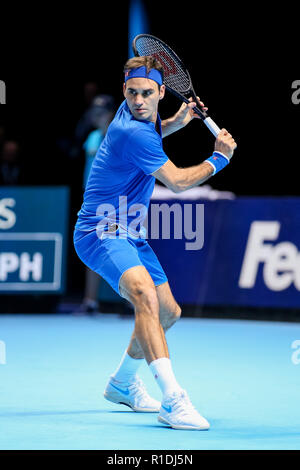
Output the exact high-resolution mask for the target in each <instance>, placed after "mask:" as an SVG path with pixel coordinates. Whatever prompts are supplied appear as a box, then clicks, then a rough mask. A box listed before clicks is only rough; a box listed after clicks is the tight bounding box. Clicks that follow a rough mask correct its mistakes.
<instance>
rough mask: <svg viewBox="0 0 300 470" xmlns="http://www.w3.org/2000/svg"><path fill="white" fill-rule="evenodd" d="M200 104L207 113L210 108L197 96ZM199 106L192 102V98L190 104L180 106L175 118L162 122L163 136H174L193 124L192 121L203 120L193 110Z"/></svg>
mask: <svg viewBox="0 0 300 470" xmlns="http://www.w3.org/2000/svg"><path fill="white" fill-rule="evenodd" d="M197 98H198V101H199V104H200V106H201V107H203V109H204V110H205V111H207V109H208V108H206V107H205V106H204V103H202V101H200V98H199V97H198V96H197ZM195 106H197V104H196V103H195V101H192V98H190V103H189V104H186V103H182V105H181V106H180V108H179V110H178V111H177V113H176V114H174V116H172V117H170V118H168V119H165V120H163V121H162V122H161V130H162V136H163V137H166V136H167V135H170V134H173V132H176V131H179V129H182V128H183V127H185V126H186V125H187V124H188V123H189V122H191V120H192V119H194V118H196V119H201V118H200V116H198V114H196V113H194V111H193V108H195Z"/></svg>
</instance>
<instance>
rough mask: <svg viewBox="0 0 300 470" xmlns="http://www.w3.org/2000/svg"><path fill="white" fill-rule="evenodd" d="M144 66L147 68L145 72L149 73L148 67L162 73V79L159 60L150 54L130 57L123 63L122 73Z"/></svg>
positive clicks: (161, 68)
mask: <svg viewBox="0 0 300 470" xmlns="http://www.w3.org/2000/svg"><path fill="white" fill-rule="evenodd" d="M142 66H145V67H146V68H147V73H149V71H150V69H156V70H158V71H159V72H160V73H161V74H162V78H163V79H164V69H163V66H162V65H161V63H160V62H159V60H157V59H155V57H152V56H148V55H147V56H141V57H132V58H131V59H128V60H127V62H126V64H125V65H124V73H125V72H126V71H127V70H132V69H136V68H138V67H142Z"/></svg>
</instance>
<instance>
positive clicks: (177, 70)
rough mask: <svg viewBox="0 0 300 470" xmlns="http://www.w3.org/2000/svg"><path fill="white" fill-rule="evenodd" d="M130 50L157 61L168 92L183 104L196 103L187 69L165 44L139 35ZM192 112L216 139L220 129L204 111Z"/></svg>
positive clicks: (195, 109) (195, 110) (196, 109)
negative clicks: (161, 68) (161, 69)
mask: <svg viewBox="0 0 300 470" xmlns="http://www.w3.org/2000/svg"><path fill="white" fill-rule="evenodd" d="M132 49H133V53H134V55H135V56H152V57H155V59H157V60H159V62H160V63H161V65H162V67H163V70H164V85H165V86H166V89H167V90H168V91H169V92H171V93H172V94H173V95H175V96H176V97H177V98H179V99H180V100H181V101H184V103H187V104H188V103H189V99H188V98H192V99H193V101H195V102H196V103H198V100H197V97H196V94H195V90H194V87H193V84H192V80H191V77H190V74H189V72H188V70H187V68H186V67H185V65H184V64H183V62H182V61H181V60H180V59H179V57H178V56H177V55H176V54H175V52H174V51H173V50H172V49H171V48H170V47H169V46H167V44H165V43H164V42H163V41H161V40H160V39H158V38H156V37H155V36H152V35H151V34H139V35H138V36H136V37H135V38H134V40H133V43H132ZM193 111H194V112H195V113H196V114H198V115H199V116H200V117H201V119H202V120H203V122H204V124H205V125H206V126H207V127H208V129H209V130H210V131H211V132H212V134H213V135H214V136H215V137H217V135H218V134H219V132H220V130H221V129H220V128H219V127H218V126H217V124H216V123H215V122H214V121H213V120H212V119H211V118H210V117H209V116H208V115H207V113H206V112H205V111H204V109H202V108H201V107H200V106H197V107H195V108H193Z"/></svg>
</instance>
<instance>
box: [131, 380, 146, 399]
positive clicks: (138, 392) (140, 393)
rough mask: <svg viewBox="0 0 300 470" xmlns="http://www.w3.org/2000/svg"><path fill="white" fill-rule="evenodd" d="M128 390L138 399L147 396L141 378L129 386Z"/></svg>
mask: <svg viewBox="0 0 300 470" xmlns="http://www.w3.org/2000/svg"><path fill="white" fill-rule="evenodd" d="M128 388H129V390H130V391H131V393H132V394H133V395H134V396H135V397H136V398H143V397H145V395H147V391H146V387H145V385H144V383H143V382H142V380H141V379H140V378H139V377H136V378H135V381H134V382H132V383H131V384H129V385H128Z"/></svg>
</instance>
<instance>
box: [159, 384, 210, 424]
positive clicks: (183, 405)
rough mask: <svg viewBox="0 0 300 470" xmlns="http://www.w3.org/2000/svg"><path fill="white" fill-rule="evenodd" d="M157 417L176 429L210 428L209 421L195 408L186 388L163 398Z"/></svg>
mask: <svg viewBox="0 0 300 470" xmlns="http://www.w3.org/2000/svg"><path fill="white" fill-rule="evenodd" d="M157 419H158V421H160V422H161V423H164V424H168V425H169V426H171V427H172V428H174V429H195V430H204V429H209V423H208V422H207V421H206V419H205V418H203V416H201V415H200V414H199V413H198V411H197V410H196V409H195V408H194V406H193V405H192V403H191V401H190V399H189V397H188V395H187V393H186V391H185V390H182V391H181V392H174V393H173V394H172V395H170V396H168V397H166V398H165V399H164V400H163V402H162V404H161V409H160V413H159V415H158V418H157Z"/></svg>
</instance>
